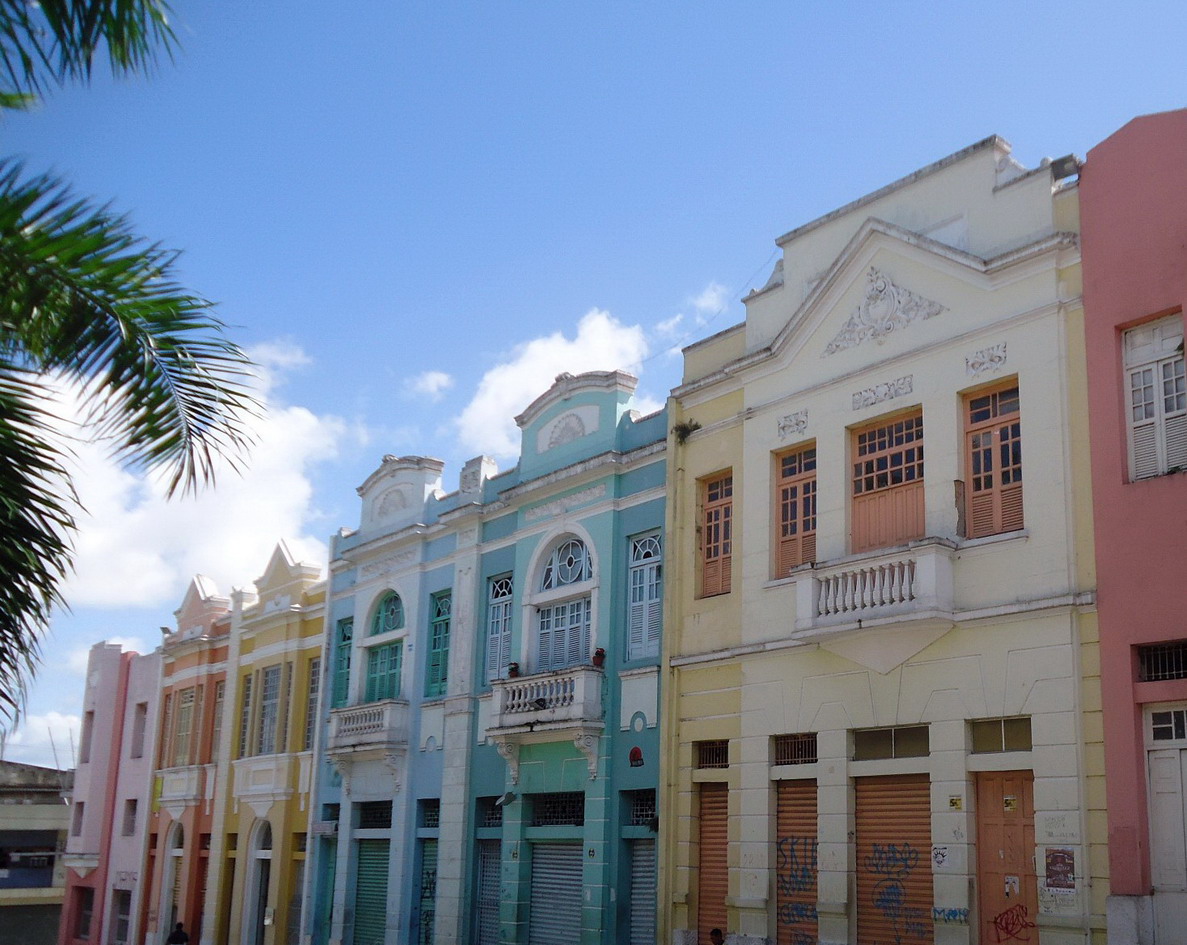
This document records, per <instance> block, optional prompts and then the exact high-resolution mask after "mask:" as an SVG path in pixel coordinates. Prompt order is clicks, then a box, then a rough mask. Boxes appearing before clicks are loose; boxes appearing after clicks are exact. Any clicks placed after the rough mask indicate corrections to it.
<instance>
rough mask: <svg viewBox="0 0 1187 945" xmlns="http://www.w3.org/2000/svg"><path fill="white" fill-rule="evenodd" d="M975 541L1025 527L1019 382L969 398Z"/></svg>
mask: <svg viewBox="0 0 1187 945" xmlns="http://www.w3.org/2000/svg"><path fill="white" fill-rule="evenodd" d="M963 413H964V429H965V437H964V439H965V478H966V481H967V483H968V485H967V488H966V496H967V498H966V506H967V507H966V510H965V516H966V519H965V521H966V524H965V531H966V533H967V537H969V538H982V537H984V536H986V535H1000V534H1001V533H1003V532H1012V531H1017V530H1018V529H1020V528H1022V525H1023V518H1022V401H1021V398H1020V397H1019V394H1018V381H1017V380H1016V379H1015V380H1013V381H1009V382H1007V383H1005V384H1002V385H999V386H997V387H994V388H991V389H989V390H984V391H977V392H975V393H972V394H966V395H965V398H964V411H963Z"/></svg>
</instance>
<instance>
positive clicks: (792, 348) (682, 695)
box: [660, 137, 1108, 945]
mask: <svg viewBox="0 0 1187 945" xmlns="http://www.w3.org/2000/svg"><path fill="white" fill-rule="evenodd" d="M1075 168H1076V165H1075V161H1074V159H1064V160H1061V161H1058V162H1054V163H1053V164H1052V163H1047V162H1044V164H1043V165H1041V166H1040V167H1037V168H1034V169H1031V170H1028V169H1026V168H1023V167H1022V166H1020V165H1019V164H1018V163H1017V162H1015V161H1014V160H1013V158H1011V156H1010V147H1009V145H1008V144H1007V143H1006V142H1005V141H1003V140H1002V139H1000V138H997V137H991V138H987V139H985V140H983V141H981V142H978V143H977V144H975V145H973V146H971V147H969V148H966V149H965V150H963V151H961V152H958V153H956V154H954V155H951V156H950V157H948V158H945V159H943V160H941V161H939V162H937V163H935V164H933V165H930V166H928V167H925V168H923V169H921V170H919V171H917V172H915V173H914V174H911V175H910V176H908V177H906V178H903V179H901V180H899V181H896V182H894V183H892V184H890V185H888V186H886V187H884V188H882V189H881V190H879V191H876V192H875V193H872V194H869V195H867V196H866V197H863V198H861V199H859V200H857V201H855V202H853V203H851V204H849V205H847V206H845V207H842V208H840V209H839V210H836V211H834V212H833V213H830V214H828V215H826V216H825V217H822V218H820V219H818V220H816V221H813V222H811V223H809V224H807V225H805V226H802V227H800V228H798V229H796V230H793V231H791V232H790V233H788V234H786V235H784V236H783V237H781V238H780V239H779V240H778V244H779V246H780V247H781V248H782V259H781V260H780V261H779V263H778V264H777V266H776V268H775V271H774V272H773V273H772V276H771V278H770V280H769V281H768V283H767V285H766V286H765V287H764V288H763V289H761V290H759V291H756V292H754V293H752V294H751V295H750V296H748V297H747V298H746V299H745V302H746V308H747V312H746V320H745V322H744V323H742V324H740V325H737V326H735V327H733V328H730V329H727V330H725V331H723V332H721V333H719V334H718V335H715V336H713V337H711V338H709V339H707V340H705V341H703V342H700V343H697V344H695V345H692V346H691V347H689V348H688V349H686V351H685V373H684V379H683V383H682V384H681V386H680V387H678V388H677V389H676V390H675V391H674V392H673V395H672V399H671V401H670V406H669V410H670V414H671V416H670V424H671V429H672V437H671V440H670V441H669V453H670V457H669V470H670V473H669V489H668V503H669V504H668V513H667V516H668V517H667V529H666V531H667V535H668V541H669V544H670V546H671V548H672V559H673V566H672V568H671V569H670V570H669V583H668V592H667V598H666V609H665V617H664V626H665V637H664V641H665V645H664V653H665V665H666V673H667V675H666V679H665V681H664V686H663V692H664V710H663V712H661V718H662V719H663V729H664V739H665V741H664V749H665V750H664V752H663V754H664V762H665V765H666V770H665V776H664V777H663V778H662V779H661V783H662V784H663V785H664V788H663V791H664V792H665V793H664V796H663V797H662V798H661V803H660V810H661V844H662V846H663V849H662V854H661V891H660V896H661V900H660V901H661V910H660V912H661V915H662V916H664V918H665V919H666V920H667V922H668V928H666V929H661V940H664V941H669V942H673V943H677V945H685V943H687V945H691V943H705V942H708V941H709V940H710V939H709V935H710V931H711V930H712V929H713V928H720V929H721V930H722V931H723V932H724V933H725V936H726V940H727V941H731V942H737V943H748V945H749V943H760V942H764V943H765V942H778V943H780V945H800V943H807V942H816V941H820V942H828V943H850V942H858V943H874V942H897V943H901V945H908V943H910V945H914V943H924V942H937V943H952V945H956V943H961V945H963V943H978V942H981V943H988V942H1000V941H1005V940H1007V939H1009V938H1012V937H1013V938H1019V939H1026V940H1030V941H1041V942H1042V943H1044V945H1056V943H1061V945H1062V943H1069V945H1070V943H1073V942H1075V943H1081V942H1084V941H1085V940H1086V938H1091V939H1093V940H1101V941H1103V913H1104V898H1105V896H1106V895H1107V892H1108V890H1107V880H1106V877H1105V876H1104V875H1103V871H1104V870H1105V869H1106V868H1107V857H1106V855H1105V852H1104V848H1103V844H1104V837H1105V828H1104V810H1103V807H1104V798H1103V762H1102V758H1101V745H1100V742H1101V728H1100V694H1099V678H1098V677H1099V669H1098V657H1097V638H1096V618H1095V606H1094V592H1093V588H1094V582H1095V579H1094V574H1093V571H1092V566H1093V565H1092V554H1091V546H1090V544H1089V542H1090V536H1091V512H1090V506H1089V491H1088V485H1089V483H1088V476H1087V471H1086V470H1087V455H1086V444H1087V431H1086V421H1085V419H1084V416H1083V411H1080V410H1075V409H1073V407H1072V405H1073V404H1074V403H1076V402H1081V401H1082V398H1083V388H1084V369H1083V366H1082V365H1083V352H1082V346H1083V329H1082V311H1081V302H1080V275H1079V250H1078V241H1077V235H1076V233H1077V229H1078V214H1077V195H1076V185H1075V182H1074V181H1073V180H1070V179H1068V178H1070V177H1071V176H1072V175H1074V173H1075Z"/></svg>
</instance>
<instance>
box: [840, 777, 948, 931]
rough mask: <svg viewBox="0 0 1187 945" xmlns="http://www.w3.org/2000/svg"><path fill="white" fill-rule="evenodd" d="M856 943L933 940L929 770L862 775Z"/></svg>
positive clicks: (859, 785)
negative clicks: (889, 774)
mask: <svg viewBox="0 0 1187 945" xmlns="http://www.w3.org/2000/svg"><path fill="white" fill-rule="evenodd" d="M854 783H855V788H856V794H857V941H858V943H859V945H883V943H892V942H893V943H895V945H923V943H927V945H930V943H931V942H932V941H933V935H934V931H935V926H934V924H933V922H932V913H931V911H932V906H933V900H934V896H933V893H932V873H931V793H930V784H929V782H928V777H927V775H925V774H904V775H892V776H890V777H881V778H858V779H856V781H855V782H854Z"/></svg>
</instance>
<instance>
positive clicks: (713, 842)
mask: <svg viewBox="0 0 1187 945" xmlns="http://www.w3.org/2000/svg"><path fill="white" fill-rule="evenodd" d="M700 796H701V813H700V827H701V829H700V848H701V849H700V857H699V859H698V862H697V867H698V873H699V877H698V880H697V929H698V941H699V942H701V943H707V942H708V941H709V933H710V932H711V931H712V930H713V929H721V930H722V932H726V931H728V929H727V927H726V916H727V913H726V908H725V897H726V895H727V893H728V892H729V785H726V784H720V783H715V782H712V781H706V782H704V783H702V784H701V789H700Z"/></svg>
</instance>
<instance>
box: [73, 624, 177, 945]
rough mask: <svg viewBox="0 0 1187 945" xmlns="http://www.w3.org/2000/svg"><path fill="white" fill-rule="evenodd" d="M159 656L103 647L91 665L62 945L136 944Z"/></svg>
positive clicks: (114, 646)
mask: <svg viewBox="0 0 1187 945" xmlns="http://www.w3.org/2000/svg"><path fill="white" fill-rule="evenodd" d="M160 689H161V654H160V652H159V651H158V652H156V653H149V654H148V655H145V656H141V655H140V654H137V653H132V652H127V653H125V652H123V651H122V650H121V648H120V646H119V645H118V644H113V643H97V644H95V645H94V646H93V647H92V648H91V654H90V658H89V660H88V662H87V686H86V693H85V695H84V697H83V723H82V732H81V736H80V741H81V744H80V745H79V758H78V769H77V771H76V774H75V780H74V794H73V803H72V810H71V823H70V830H69V835H68V839H67V843H66V856H65V863H66V867H67V873H66V897H65V902H64V905H63V908H62V924H61V927H60V929H59V934H58V941H59V943H60V945H72V943H81V942H86V943H88V945H95V943H100V945H131V943H133V942H139V941H140V931H139V929H138V928H137V916H138V914H139V912H140V903H141V899H142V896H143V891H144V886H145V882H144V881H145V877H144V875H143V870H144V862H143V854H144V843H143V839H144V829H145V825H146V824H147V822H148V815H149V808H150V806H151V803H152V772H153V733H154V732H155V731H156V725H157V708H158V705H159V702H160Z"/></svg>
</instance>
